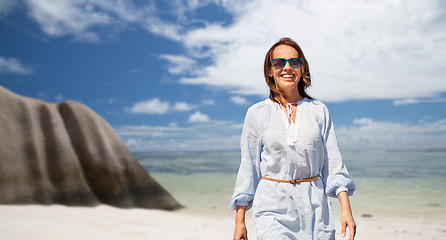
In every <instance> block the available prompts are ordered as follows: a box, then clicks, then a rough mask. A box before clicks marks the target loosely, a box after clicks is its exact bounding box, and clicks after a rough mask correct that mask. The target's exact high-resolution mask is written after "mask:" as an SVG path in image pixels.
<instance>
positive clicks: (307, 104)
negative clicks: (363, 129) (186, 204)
mask: <svg viewBox="0 0 446 240" xmlns="http://www.w3.org/2000/svg"><path fill="white" fill-rule="evenodd" d="M301 59H302V60H301ZM301 61H302V64H301ZM264 74H265V79H266V82H267V84H268V86H269V87H270V96H269V98H268V99H266V100H264V101H262V102H259V103H257V104H254V105H253V106H251V107H250V108H249V109H248V111H247V113H246V117H245V123H244V126H243V132H242V136H241V163H240V168H239V172H238V175H237V182H236V185H235V189H234V194H233V197H232V200H231V207H232V208H233V209H234V210H236V220H235V222H236V225H235V231H234V240H241V239H245V240H246V239H247V230H246V225H245V212H246V211H247V210H248V209H250V208H251V207H252V208H253V212H254V213H253V214H254V223H255V226H256V233H257V236H258V239H292V240H297V239H334V238H335V224H334V218H333V212H332V207H331V204H330V200H329V197H337V198H338V199H339V202H340V204H341V207H342V217H341V226H342V233H343V235H345V232H346V227H348V228H349V230H350V237H349V239H350V240H353V239H354V236H355V230H356V224H355V221H354V220H353V216H352V212H351V207H350V202H349V199H348V196H349V195H352V194H353V192H354V191H355V184H354V183H353V181H352V180H351V179H350V177H349V173H348V171H347V168H346V167H345V165H344V163H343V161H342V158H341V155H340V152H339V148H338V144H337V141H336V135H335V132H334V127H333V124H332V122H331V119H330V114H329V112H328V110H327V107H326V106H325V105H324V104H323V103H321V102H319V101H317V100H314V99H312V98H311V97H310V96H309V95H308V94H307V93H306V92H305V89H306V88H307V87H308V86H309V85H310V83H311V81H310V73H309V67H308V62H307V60H306V59H305V56H304V54H303V52H302V50H301V49H300V47H299V45H297V43H296V42H294V41H293V40H291V39H289V38H282V39H280V41H278V42H277V43H276V44H274V45H273V46H272V47H271V48H270V50H269V51H268V53H267V54H266V57H265V65H264Z"/></svg>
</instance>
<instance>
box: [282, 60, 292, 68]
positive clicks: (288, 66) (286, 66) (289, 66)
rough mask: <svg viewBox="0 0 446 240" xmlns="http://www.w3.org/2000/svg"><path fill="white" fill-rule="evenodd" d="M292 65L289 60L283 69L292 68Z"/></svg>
mask: <svg viewBox="0 0 446 240" xmlns="http://www.w3.org/2000/svg"><path fill="white" fill-rule="evenodd" d="M290 68H291V65H290V63H289V62H288V61H286V62H285V66H284V67H283V69H290Z"/></svg>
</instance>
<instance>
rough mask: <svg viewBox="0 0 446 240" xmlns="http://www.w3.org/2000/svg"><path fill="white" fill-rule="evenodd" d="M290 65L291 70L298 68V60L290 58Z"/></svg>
mask: <svg viewBox="0 0 446 240" xmlns="http://www.w3.org/2000/svg"><path fill="white" fill-rule="evenodd" d="M290 65H291V67H293V68H298V67H300V59H299V58H292V59H290Z"/></svg>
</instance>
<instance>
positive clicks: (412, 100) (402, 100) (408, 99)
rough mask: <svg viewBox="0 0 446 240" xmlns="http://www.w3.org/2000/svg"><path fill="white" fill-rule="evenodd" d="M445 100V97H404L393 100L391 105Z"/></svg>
mask: <svg viewBox="0 0 446 240" xmlns="http://www.w3.org/2000/svg"><path fill="white" fill-rule="evenodd" d="M438 102H446V98H434V99H420V98H406V99H398V100H395V101H393V105H396V106H398V105H406V104H417V103H438Z"/></svg>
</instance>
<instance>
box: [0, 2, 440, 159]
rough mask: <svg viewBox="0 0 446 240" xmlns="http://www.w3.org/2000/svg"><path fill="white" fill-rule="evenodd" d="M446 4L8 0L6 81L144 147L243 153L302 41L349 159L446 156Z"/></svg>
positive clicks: (1, 49) (2, 21) (3, 49)
mask: <svg viewBox="0 0 446 240" xmlns="http://www.w3.org/2000/svg"><path fill="white" fill-rule="evenodd" d="M445 13H446V4H445V3H444V2H443V1H433V0H428V1H421V0H416V1H396V0H391V1H383V0H379V1H362V0H359V1H308V0H306V1H296V0H281V1H271V0H258V1H245V0H241V1H224V0H203V1H182V0H175V1H124V0H108V1H106V0H81V1H79V0H23V1H12V0H2V1H1V2H0V36H1V37H0V85H2V86H3V87H5V88H7V89H9V90H11V91H13V92H15V93H17V94H20V95H23V96H27V97H32V98H38V99H42V100H45V101H49V102H61V101H65V100H75V101H78V102H81V103H83V104H85V105H87V106H88V107H90V108H92V109H93V110H94V111H96V112H97V113H98V114H100V115H101V116H102V117H103V118H104V119H106V120H107V121H108V122H109V123H110V125H111V126H112V127H113V128H114V129H115V130H116V132H117V133H118V134H119V136H120V137H121V138H122V140H123V141H124V143H125V144H126V145H127V146H128V147H129V148H130V149H131V150H132V151H196V150H234V149H238V146H239V136H240V133H241V127H242V123H243V118H244V115H245V112H246V110H247V108H248V107H249V106H250V105H252V104H254V103H256V102H258V101H261V100H263V99H265V98H266V97H267V95H268V90H267V87H266V84H265V83H264V79H263V76H262V74H263V73H262V72H263V60H264V55H265V53H266V51H267V50H268V49H269V47H270V46H271V45H272V44H274V43H275V42H276V41H277V40H278V39H279V38H281V37H284V36H287V37H291V38H293V39H295V40H296V41H297V42H298V43H299V44H300V45H301V47H302V48H303V51H304V53H305V55H306V57H307V59H308V61H309V64H310V72H311V75H312V83H313V85H312V87H311V89H310V94H311V95H312V96H314V97H316V98H317V99H320V100H322V101H323V102H324V103H325V104H326V105H327V106H328V107H329V109H330V112H331V115H332V119H333V121H334V123H335V127H336V132H337V135H338V142H339V144H340V146H341V148H342V149H348V150H388V149H391V150H395V149H446V79H445V76H446V74H445V73H444V65H445V64H444V63H445V62H446V50H445V49H446V30H445V29H446V14H445Z"/></svg>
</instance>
